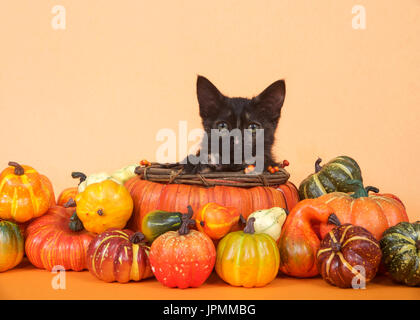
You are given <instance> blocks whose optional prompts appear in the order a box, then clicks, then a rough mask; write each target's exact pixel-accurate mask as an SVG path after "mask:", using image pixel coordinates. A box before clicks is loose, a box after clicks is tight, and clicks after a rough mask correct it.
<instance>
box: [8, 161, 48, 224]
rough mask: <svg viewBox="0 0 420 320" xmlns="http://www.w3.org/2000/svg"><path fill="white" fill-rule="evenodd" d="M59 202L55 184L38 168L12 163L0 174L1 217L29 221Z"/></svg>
mask: <svg viewBox="0 0 420 320" xmlns="http://www.w3.org/2000/svg"><path fill="white" fill-rule="evenodd" d="M54 203H55V199H54V191H53V189H52V184H51V182H50V181H49V180H48V178H47V177H45V176H43V175H41V174H39V173H38V172H37V171H36V170H35V169H34V168H32V167H29V166H25V165H23V166H21V165H20V164H18V163H16V162H9V167H8V168H6V169H4V170H3V171H2V173H1V174H0V218H2V219H7V220H9V219H11V220H14V221H16V222H26V221H29V220H30V219H32V218H36V217H39V216H42V215H43V214H44V213H45V212H47V211H48V208H49V207H51V206H52V205H53V204H54Z"/></svg>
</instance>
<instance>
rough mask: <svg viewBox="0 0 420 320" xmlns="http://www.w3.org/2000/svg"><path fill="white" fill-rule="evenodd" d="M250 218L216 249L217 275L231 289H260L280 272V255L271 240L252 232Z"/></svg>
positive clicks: (253, 220) (252, 219) (252, 225)
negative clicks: (241, 228) (242, 227)
mask: <svg viewBox="0 0 420 320" xmlns="http://www.w3.org/2000/svg"><path fill="white" fill-rule="evenodd" d="M254 222H255V218H254V217H251V218H249V219H248V222H247V224H246V226H245V228H244V230H243V231H235V232H231V233H229V234H228V235H226V236H225V237H224V238H223V239H222V240H221V241H220V242H219V244H218V246H217V259H216V272H217V274H218V275H219V277H220V278H221V279H222V280H223V281H225V282H227V283H229V284H230V285H232V286H243V287H247V288H251V287H262V286H265V285H267V284H269V283H270V282H271V281H273V280H274V279H275V278H276V276H277V273H278V271H279V263H280V255H279V250H278V248H277V244H276V242H275V241H274V239H273V238H272V237H271V236H269V235H268V234H265V233H255V230H254Z"/></svg>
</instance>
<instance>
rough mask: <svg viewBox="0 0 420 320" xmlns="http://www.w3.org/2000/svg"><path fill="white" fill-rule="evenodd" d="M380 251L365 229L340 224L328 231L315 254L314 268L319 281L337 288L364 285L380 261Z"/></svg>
mask: <svg viewBox="0 0 420 320" xmlns="http://www.w3.org/2000/svg"><path fill="white" fill-rule="evenodd" d="M381 257H382V253H381V248H380V246H379V242H378V241H377V240H376V239H375V237H374V236H373V235H372V234H371V233H370V232H369V231H367V230H366V229H365V228H362V227H358V226H353V225H351V224H344V225H341V226H338V227H336V228H334V229H333V230H331V231H330V232H329V233H328V234H327V235H326V236H325V238H324V239H323V240H322V242H321V245H320V248H319V250H318V253H317V268H318V271H319V273H320V274H321V275H322V278H323V279H324V280H325V281H326V282H328V283H329V284H332V285H335V286H337V287H340V288H351V287H353V286H354V285H355V284H366V283H367V282H369V281H370V280H372V279H373V278H374V277H375V275H376V273H377V271H378V268H379V264H380V262H381Z"/></svg>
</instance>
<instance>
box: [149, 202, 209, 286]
mask: <svg viewBox="0 0 420 320" xmlns="http://www.w3.org/2000/svg"><path fill="white" fill-rule="evenodd" d="M192 215H193V212H192V209H191V207H188V213H187V214H184V215H182V223H181V226H180V228H179V230H178V231H168V232H166V233H164V234H162V235H160V236H159V237H158V238H156V240H155V241H153V243H152V246H151V248H150V253H149V260H150V266H151V269H152V271H153V274H154V275H155V277H156V279H157V280H158V281H159V282H160V283H162V284H163V285H165V286H167V287H170V288H174V287H178V288H181V289H185V288H188V287H193V288H195V287H199V286H201V285H202V284H203V283H204V281H206V279H207V278H208V277H209V276H210V274H211V272H212V270H213V267H214V263H215V261H216V248H215V247H214V244H213V242H212V241H211V239H210V238H209V237H208V236H207V235H206V234H205V233H203V232H199V231H196V230H189V227H188V226H189V225H190V224H194V220H192V219H191V218H192Z"/></svg>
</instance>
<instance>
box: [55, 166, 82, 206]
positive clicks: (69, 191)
mask: <svg viewBox="0 0 420 320" xmlns="http://www.w3.org/2000/svg"><path fill="white" fill-rule="evenodd" d="M71 177H72V178H73V179H79V185H80V184H81V183H82V182H83V181H85V180H86V178H87V177H86V175H85V174H84V173H82V172H72V173H71ZM78 193H79V189H78V187H71V188H66V189H64V190H63V191H62V192H61V193H60V195H59V196H58V199H57V204H58V205H59V206H64V205H65V204H66V203H67V202H68V201H69V200H70V199H74V198H76V195H77V194H78Z"/></svg>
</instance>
